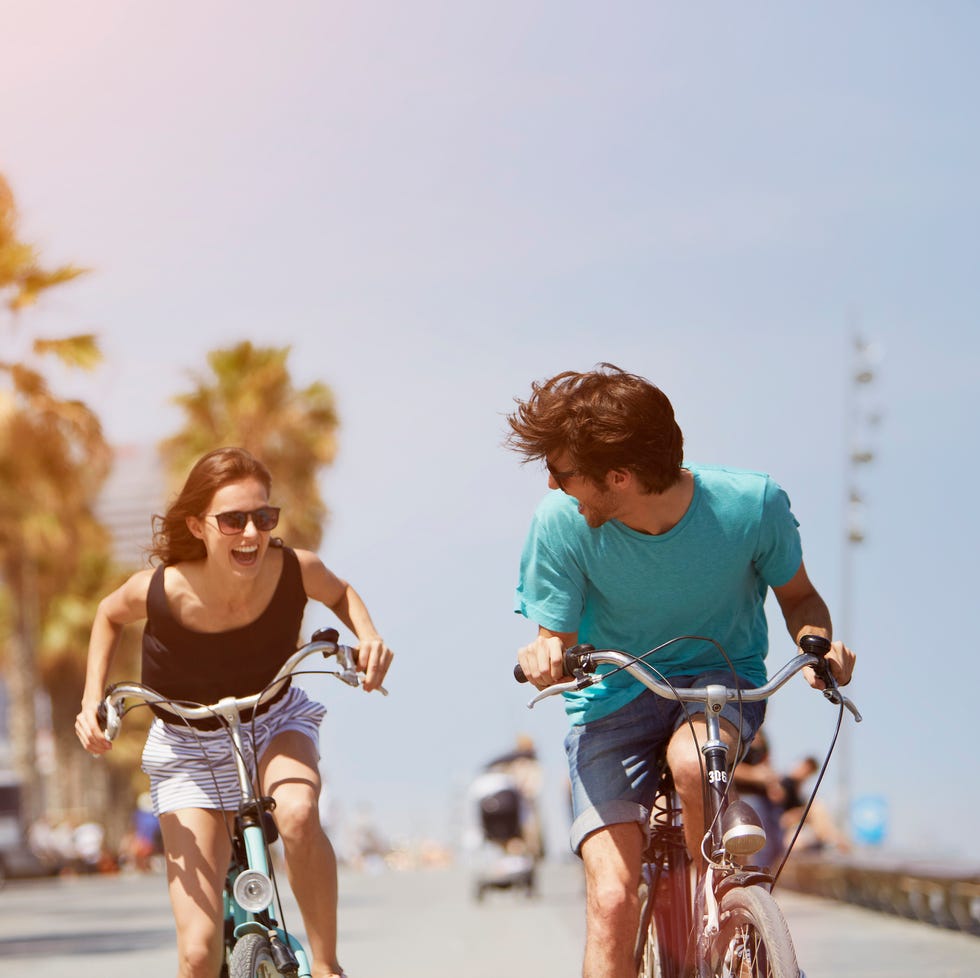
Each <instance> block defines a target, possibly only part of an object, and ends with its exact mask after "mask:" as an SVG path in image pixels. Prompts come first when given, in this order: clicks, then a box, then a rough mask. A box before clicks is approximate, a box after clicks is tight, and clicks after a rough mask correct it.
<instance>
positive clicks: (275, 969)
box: [98, 628, 387, 978]
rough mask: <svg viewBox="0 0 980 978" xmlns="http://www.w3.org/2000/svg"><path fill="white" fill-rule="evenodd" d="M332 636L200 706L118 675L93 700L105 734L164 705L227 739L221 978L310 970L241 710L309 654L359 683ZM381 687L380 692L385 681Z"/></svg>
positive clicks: (291, 975) (290, 975)
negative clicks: (229, 771)
mask: <svg viewBox="0 0 980 978" xmlns="http://www.w3.org/2000/svg"><path fill="white" fill-rule="evenodd" d="M337 638H338V634H337V631H336V630H335V629H333V628H329V629H322V630H320V631H318V632H316V633H315V634H314V635H313V639H312V641H310V642H309V644H307V645H304V646H303V647H302V648H300V649H298V650H297V651H296V652H294V653H293V655H292V656H290V658H289V659H287V660H286V662H285V663H284V664H283V666H282V668H280V670H279V672H278V673H277V674H276V676H275V678H274V679H273V680H272V682H270V683H269V685H268V686H266V688H265V689H264V690H262V691H261V692H260V693H256V694H254V695H251V696H244V697H238V698H236V697H233V696H229V697H226V698H224V699H222V700H219V701H218V702H217V703H212V704H210V705H204V704H200V703H187V702H178V701H175V700H171V699H168V698H167V697H165V696H161V695H160V694H159V693H157V692H156V691H155V690H152V689H150V688H149V687H148V686H144V685H143V684H142V683H137V682H122V683H116V684H114V685H112V686H110V687H109V688H108V689H107V690H106V695H105V698H104V699H103V701H102V703H101V704H100V706H99V711H98V713H99V724H100V726H101V727H102V729H103V731H104V732H105V735H106V737H107V738H108V739H109V740H113V739H114V738H115V737H116V735H117V734H118V733H119V730H120V727H121V724H122V718H123V717H124V716H125V715H126V714H127V713H128V712H129V711H130V710H131V709H133V708H135V707H137V706H147V705H153V706H154V707H157V708H159V709H162V710H164V711H166V712H167V713H169V714H171V715H172V716H173V717H174V719H175V721H177V722H180V721H194V720H210V719H213V718H217V719H218V720H220V722H221V725H222V727H223V728H224V729H225V730H226V732H227V734H228V736H229V738H230V740H231V744H232V750H233V754H234V757H235V766H236V769H237V772H238V786H239V798H238V799H237V801H238V805H237V809H236V814H235V819H234V825H233V827H232V826H230V827H229V833H230V835H231V843H232V847H231V851H232V855H231V863H230V865H229V867H228V875H227V879H226V882H225V890H224V936H225V960H224V964H223V966H222V971H221V974H222V978H277V976H283V978H309V976H310V961H309V958H308V956H307V953H306V951H305V950H304V949H303V946H302V944H301V943H300V941H299V940H298V938H297V937H296V936H295V935H294V934H291V933H290V932H289V930H288V929H287V928H286V927H285V925H284V924H283V923H281V921H282V919H283V912H282V902H281V900H280V897H279V889H278V884H277V882H276V876H275V872H274V869H273V864H272V859H271V857H270V846H271V845H272V843H274V842H275V841H276V839H277V838H278V831H277V829H276V824H275V817H274V815H273V809H274V808H275V800H274V799H273V798H271V797H268V796H262V795H260V794H259V792H258V790H257V789H256V787H255V777H254V772H252V771H250V770H249V768H248V765H247V764H246V762H245V751H244V744H243V736H244V733H243V721H242V714H245V713H248V714H250V715H252V716H254V715H255V711H256V709H257V708H258V707H260V706H261V705H262V704H263V703H266V702H268V701H269V700H271V699H273V698H274V697H275V696H276V695H277V694H279V693H281V692H283V691H284V690H285V687H286V685H287V684H288V682H289V680H290V678H291V677H292V676H293V675H296V674H297V672H298V666H299V664H300V663H301V662H302V661H303V660H304V659H306V658H307V657H308V656H311V655H315V654H320V655H322V656H323V657H324V658H325V659H329V658H331V657H333V658H335V659H336V665H337V667H338V668H337V669H336V670H332V669H316V670H311V671H312V672H313V673H314V674H318V675H328V676H336V677H337V678H338V679H339V680H340V681H341V682H343V683H345V684H346V685H348V686H353V687H358V686H360V685H361V679H360V674H359V673H358V671H357V657H356V653H357V650H356V649H354V648H351V647H350V646H347V645H339V644H337ZM380 691H381V692H382V693H383V694H384V695H386V696H387V691H386V690H385V689H384V688H381V690H380ZM246 722H247V721H246ZM189 729H193V728H192V727H189Z"/></svg>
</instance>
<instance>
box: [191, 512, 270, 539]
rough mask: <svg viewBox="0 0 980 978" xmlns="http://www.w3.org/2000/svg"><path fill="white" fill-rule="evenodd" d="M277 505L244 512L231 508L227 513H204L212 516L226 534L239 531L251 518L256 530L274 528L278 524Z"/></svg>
mask: <svg viewBox="0 0 980 978" xmlns="http://www.w3.org/2000/svg"><path fill="white" fill-rule="evenodd" d="M279 509H280V508H279V507H278V506H262V507H260V508H259V509H253V510H252V511H251V512H247V513H246V512H244V511H243V510H240V509H232V510H229V511H228V512H227V513H205V514H204V515H205V516H213V517H214V519H215V522H217V524H218V529H219V530H221V532H222V533H224V534H225V535H226V536H231V535H232V534H233V533H241V532H242V530H244V529H245V527H246V526H248V521H249V520H251V521H252V523H253V524H254V525H255V529H256V530H262V531H267V530H274V529H275V528H276V526H277V525H278V524H279Z"/></svg>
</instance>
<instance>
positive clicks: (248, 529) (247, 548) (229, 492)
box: [187, 479, 271, 572]
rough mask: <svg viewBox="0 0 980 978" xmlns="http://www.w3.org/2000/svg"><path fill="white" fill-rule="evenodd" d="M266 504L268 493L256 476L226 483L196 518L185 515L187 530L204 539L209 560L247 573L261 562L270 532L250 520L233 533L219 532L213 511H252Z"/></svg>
mask: <svg viewBox="0 0 980 978" xmlns="http://www.w3.org/2000/svg"><path fill="white" fill-rule="evenodd" d="M268 503H269V495H268V493H267V492H266V489H265V486H264V485H262V483H261V482H259V480H258V479H242V480H241V481H240V482H229V483H228V484H227V485H225V486H222V487H221V488H220V489H219V490H218V491H217V492H216V493H215V494H214V496H213V497H212V498H211V502H210V503H209V505H208V508H207V510H206V511H205V512H204V513H202V514H201V516H200V517H197V518H195V517H191V518H189V519H188V521H187V525H188V527H189V528H190V531H191V533H193V534H194V536H196V537H198V538H199V539H200V540H202V541H203V542H204V546H205V548H206V549H207V552H208V560H209V561H216V562H227V565H228V566H229V567H231V568H232V570H235V571H239V572H240V571H245V572H248V570H249V569H252V568H257V567H259V566H260V565H261V563H262V558H263V556H265V552H266V550H267V549H268V546H269V538H270V535H271V531H270V530H266V531H264V532H263V531H262V530H259V529H257V528H256V526H255V523H254V522H253V520H251V519H249V520H247V521H246V523H245V526H244V528H243V529H242V530H240V531H238V532H237V533H230V534H226V533H222V531H221V530H220V529H219V527H218V521H217V520H216V519H215V514H217V513H228V512H243V513H252V512H254V511H255V510H257V509H261V508H262V507H263V506H267V505H268Z"/></svg>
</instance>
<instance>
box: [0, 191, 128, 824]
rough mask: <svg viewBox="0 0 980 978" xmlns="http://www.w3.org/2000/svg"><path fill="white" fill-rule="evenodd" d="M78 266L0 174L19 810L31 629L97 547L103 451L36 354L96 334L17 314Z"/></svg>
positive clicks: (90, 355)
mask: <svg viewBox="0 0 980 978" xmlns="http://www.w3.org/2000/svg"><path fill="white" fill-rule="evenodd" d="M83 271H84V270H83V269H80V268H77V267H76V266H73V265H65V266H61V267H59V268H55V269H46V268H43V267H42V266H41V265H40V263H39V259H38V255H37V252H36V250H35V249H34V248H33V247H32V246H30V245H28V244H25V243H24V242H22V241H21V240H20V238H19V237H18V233H17V213H16V209H15V207H14V201H13V195H12V194H11V192H10V188H9V187H8V185H7V183H6V182H5V181H4V180H3V179H2V177H0V299H2V300H3V306H4V307H5V308H6V310H7V316H8V323H7V330H6V332H7V337H6V340H5V343H4V352H5V357H4V359H3V360H0V584H2V585H3V586H4V587H5V589H6V591H7V592H8V599H9V600H8V606H9V608H10V614H9V616H8V621H7V623H6V630H7V632H8V635H7V640H6V642H5V643H4V645H5V646H6V664H7V666H8V668H7V670H6V674H7V676H8V682H9V691H10V700H11V730H10V735H11V748H12V755H13V766H14V770H15V771H16V773H17V774H18V776H19V777H20V779H21V783H22V787H23V793H24V814H25V817H27V818H32V817H34V816H35V815H37V814H38V813H39V812H40V808H41V801H42V800H41V779H40V774H39V771H38V765H37V763H36V760H37V759H36V755H35V736H36V715H35V703H36V698H37V692H38V663H37V644H38V636H39V634H40V631H41V627H42V623H43V621H44V619H45V616H46V614H47V612H48V609H49V607H50V605H51V602H52V600H53V599H54V598H55V596H57V595H58V594H59V593H61V592H62V591H63V590H64V588H65V587H66V586H67V585H68V583H69V582H70V580H71V579H72V577H73V575H74V573H75V570H76V568H77V566H78V563H79V560H80V558H81V556H82V555H83V554H85V553H86V552H88V551H89V550H90V549H92V548H95V549H96V550H98V549H99V548H104V547H105V546H106V540H105V538H104V534H103V533H102V532H101V531H100V529H99V527H98V524H97V522H96V520H95V517H94V516H93V514H92V503H93V501H94V499H95V496H96V494H97V492H98V490H99V488H100V486H101V485H102V482H103V480H104V478H105V476H106V474H107V473H108V470H109V464H110V452H109V447H108V445H107V444H106V442H105V439H104V438H103V435H102V429H101V426H100V424H99V421H98V418H97V417H96V416H95V414H94V413H93V412H92V411H91V410H90V409H89V408H88V407H87V406H86V405H84V404H82V403H81V402H79V401H72V400H64V399H61V398H59V397H57V396H56V395H55V394H54V393H52V392H51V390H49V388H48V385H47V382H46V380H45V377H44V374H43V373H42V369H41V361H42V359H43V358H44V357H45V356H54V357H56V358H58V359H60V360H61V361H62V362H63V363H65V364H67V365H69V366H73V367H83V368H85V367H92V366H94V365H95V364H96V363H97V362H98V360H99V358H100V355H99V350H98V345H97V343H96V341H95V337H94V336H93V335H92V334H82V335H78V336H70V337H66V338H59V339H46V338H32V337H31V336H29V335H28V334H26V333H25V332H24V331H23V322H22V320H21V316H22V314H23V311H24V310H25V309H26V308H28V307H29V306H31V305H32V304H34V303H35V302H36V301H37V300H38V299H39V297H40V296H41V295H42V294H43V293H44V292H45V291H47V290H48V289H50V288H53V287H55V286H57V285H61V284H63V283H65V282H69V281H72V280H73V279H75V278H77V277H78V276H79V275H81V274H83ZM11 354H12V355H11ZM78 651H79V653H80V654H82V655H84V649H79V650H78ZM2 652H3V649H2V648H0V653H2ZM54 678H55V680H56V681H57V680H58V677H54ZM76 695H77V691H76Z"/></svg>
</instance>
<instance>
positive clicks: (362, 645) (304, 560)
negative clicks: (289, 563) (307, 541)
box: [296, 550, 394, 692]
mask: <svg viewBox="0 0 980 978" xmlns="http://www.w3.org/2000/svg"><path fill="white" fill-rule="evenodd" d="M296 557H297V558H298V560H299V565H300V569H301V570H302V572H303V587H304V589H305V591H306V596H307V597H308V598H313V599H314V600H316V601H319V602H320V603H321V604H324V605H326V606H327V607H328V608H329V609H330V610H331V611H332V612H333V613H334V614H335V615H336V616H337V617H338V618H339V619H340V620H341V621H342V622H343V623H344V625H346V626H347V628H349V629H350V630H351V631H352V632H353V633H354V634H355V635H356V636H357V641H358V646H359V649H358V655H357V664H358V667H359V668H360V670H361V671H362V672H363V673H364V689H366V690H367V691H369V692H370V691H371V690H372V689H377V688H378V687H379V686H380V685H381V684H382V682H383V681H384V677H385V674H386V673H387V672H388V668H389V667H390V665H391V660H392V658H393V656H394V653H393V652H392V651H391V649H389V648H388V646H387V645H386V644H385V641H384V639H383V638H382V637H381V636H380V635H379V634H378V630H377V628H375V626H374V622H373V621H372V620H371V615H370V613H369V612H368V610H367V606H366V605H365V604H364V602H363V600H362V599H361V596H360V595H359V594H358V593H357V591H355V590H354V588H353V587H351V585H350V584H348V582H347V581H345V580H342V579H341V578H339V577H337V575H336V574H334V573H333V571H331V570H330V569H329V568H328V567H327V566H326V565H325V564H324V563H323V561H322V560H320V558H319V557H317V556H316V554H314V553H310V551H308V550H297V551H296Z"/></svg>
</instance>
